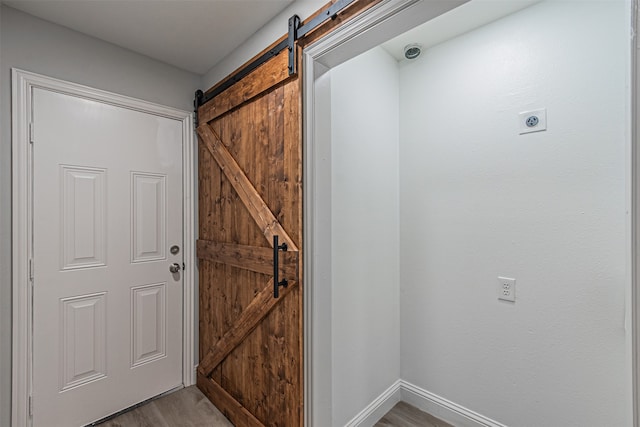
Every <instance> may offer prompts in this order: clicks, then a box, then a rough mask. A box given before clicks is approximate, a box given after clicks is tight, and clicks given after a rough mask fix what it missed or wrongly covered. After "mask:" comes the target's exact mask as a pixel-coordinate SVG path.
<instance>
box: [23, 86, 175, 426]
mask: <svg viewBox="0 0 640 427" xmlns="http://www.w3.org/2000/svg"><path fill="white" fill-rule="evenodd" d="M32 96H33V100H32V101H33V123H34V128H33V130H34V135H33V140H34V144H33V195H34V196H33V199H34V200H33V206H34V218H33V230H34V231H33V240H34V242H33V248H34V249H33V251H34V253H33V259H34V281H33V283H34V285H33V286H34V288H33V388H32V389H33V394H32V395H33V425H34V426H36V427H38V426H78V425H84V424H87V423H90V422H92V421H95V420H98V419H100V418H103V417H105V416H107V415H109V414H112V413H114V412H117V411H119V410H121V409H124V408H127V407H129V406H131V405H134V404H136V403H138V402H140V401H143V400H145V399H148V398H150V397H153V396H155V395H158V394H160V393H162V392H165V391H167V390H170V389H172V388H174V387H177V386H180V385H181V384H182V286H183V281H182V272H181V271H178V272H176V273H172V272H170V271H169V267H170V266H172V265H173V264H174V263H176V265H177V266H179V267H182V263H183V258H182V252H183V251H182V246H183V237H182V221H183V218H182V196H183V195H182V124H181V122H179V121H177V120H173V119H169V118H164V117H159V116H155V115H151V114H147V113H142V112H139V111H134V110H131V109H126V108H123V107H117V106H113V105H109V104H105V103H100V102H97V101H93V100H88V99H83V98H80V97H76V96H71V95H65V94H61V93H56V92H53V91H49V90H44V89H34V90H33V95H32ZM174 246H175V247H178V248H179V251H178V252H177V253H174V252H176V251H175V248H173V247H174ZM172 249H173V250H172Z"/></svg>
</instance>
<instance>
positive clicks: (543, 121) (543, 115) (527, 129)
mask: <svg viewBox="0 0 640 427" xmlns="http://www.w3.org/2000/svg"><path fill="white" fill-rule="evenodd" d="M530 117H537V118H538V123H537V124H536V125H535V126H527V119H529V118H530ZM518 119H519V123H520V135H524V134H525V133H531V132H541V131H543V130H547V109H546V108H541V109H539V110H532V111H523V112H522V113H520V114H518Z"/></svg>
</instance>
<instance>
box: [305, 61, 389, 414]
mask: <svg viewBox="0 0 640 427" xmlns="http://www.w3.org/2000/svg"><path fill="white" fill-rule="evenodd" d="M369 70H375V72H369ZM398 94H399V80H398V67H397V62H396V61H395V59H393V58H392V57H391V56H390V55H389V54H388V53H387V52H385V51H384V50H383V49H382V48H375V49H373V50H371V51H369V52H367V53H365V54H363V55H360V56H359V57H357V58H356V59H354V60H352V61H349V62H347V63H345V64H343V65H341V66H339V67H336V68H334V69H332V70H331V97H332V102H331V132H332V137H331V138H332V140H331V180H332V183H331V206H332V208H331V211H332V214H331V222H332V229H331V240H332V245H331V270H332V285H331V286H332V307H331V308H332V349H333V351H332V420H333V422H332V425H334V426H342V425H345V423H347V422H348V421H349V420H350V419H351V418H353V417H354V416H355V415H356V414H358V412H360V411H361V410H362V409H363V408H364V407H365V406H366V405H368V404H369V402H371V401H372V400H373V399H374V398H376V397H377V396H378V395H380V394H381V393H382V392H383V391H385V390H386V389H387V388H388V387H389V386H390V385H391V384H393V383H394V382H395V381H396V380H397V379H398V377H399V375H400V314H399V302H400V297H399V293H398V292H399V286H398V285H399V277H400V276H399V259H398V255H399V250H400V247H399V240H398V238H399V230H398V224H399V187H398V179H399V177H398V136H399V129H398V118H399V115H398V113H399V100H398ZM317 285H318V286H320V284H317Z"/></svg>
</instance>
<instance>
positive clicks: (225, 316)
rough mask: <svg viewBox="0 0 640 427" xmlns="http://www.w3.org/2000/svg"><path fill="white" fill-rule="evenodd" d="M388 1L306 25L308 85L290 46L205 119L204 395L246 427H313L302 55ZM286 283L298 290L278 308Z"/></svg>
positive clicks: (342, 3)
mask: <svg viewBox="0 0 640 427" xmlns="http://www.w3.org/2000/svg"><path fill="white" fill-rule="evenodd" d="M379 1H380V0H334V1H332V2H330V3H329V4H328V5H327V8H328V9H323V10H320V11H318V12H316V13H315V14H314V15H312V16H311V17H310V18H308V20H307V21H305V22H302V23H299V25H300V27H299V28H300V32H299V33H297V34H296V36H295V38H294V40H297V41H296V45H295V47H294V49H293V52H295V59H296V63H297V73H296V74H293V75H291V74H290V73H289V51H288V50H287V49H284V50H282V51H279V50H278V47H277V46H282V43H283V42H286V41H287V36H284V37H282V38H281V39H280V40H278V41H277V42H275V43H274V44H273V45H271V46H270V47H268V48H267V49H265V51H264V52H263V53H262V54H260V55H258V56H256V58H259V57H263V56H264V55H268V56H270V57H271V59H269V60H268V61H266V62H264V63H262V65H260V66H258V67H257V68H255V69H254V68H253V67H252V66H248V65H245V67H243V68H240V69H239V70H238V71H237V72H236V73H234V74H232V75H231V76H230V77H229V78H228V79H226V80H223V81H222V82H221V83H220V84H219V85H217V86H214V87H213V88H211V89H210V90H209V93H212V91H215V92H219V94H218V95H216V96H215V97H213V98H210V99H208V100H207V101H206V103H204V105H202V106H200V107H199V108H198V119H199V123H200V124H199V126H198V135H199V206H200V208H199V209H200V210H199V214H200V217H199V221H200V240H199V241H198V248H197V249H198V258H199V270H200V364H199V367H198V380H197V384H198V387H199V388H200V389H201V390H202V391H203V392H204V394H205V395H207V397H209V399H210V400H211V401H212V402H213V403H214V404H215V405H216V406H217V407H218V408H219V409H220V410H221V411H222V412H223V413H224V414H225V415H226V416H227V417H228V418H229V419H230V420H231V422H233V423H234V424H235V425H236V426H238V427H244V426H256V427H259V426H279V427H299V426H302V425H303V400H304V399H303V336H302V330H303V316H302V306H303V304H302V303H303V301H302V292H303V286H302V284H303V282H302V253H301V250H302V94H301V82H302V75H301V73H302V69H301V68H302V65H301V61H300V52H301V48H302V46H304V45H306V44H308V43H311V42H313V41H315V40H317V39H318V38H319V37H322V36H323V35H325V34H327V33H329V32H331V31H332V30H333V29H335V28H337V27H338V26H339V25H341V24H342V23H344V22H346V21H347V20H348V19H350V18H352V17H353V16H356V15H357V14H359V13H360V12H362V11H363V10H365V9H367V8H369V7H371V6H372V5H374V4H376V3H378V2H379ZM292 19H293V18H292ZM291 23H292V20H290V22H289V25H290V33H289V40H291V37H292V36H291V34H292V33H291V25H292V24H291ZM278 51H279V53H277V52H278ZM273 52H276V53H277V54H274V53H273ZM254 59H255V58H254ZM260 62H261V61H260ZM252 63H255V62H254V61H250V62H249V64H252ZM249 70H253V71H249ZM241 75H242V76H243V77H238V76H241ZM230 82H232V83H231V84H229V83H230ZM223 88H226V89H224V90H222V89H223ZM207 98H209V96H208V95H207ZM276 236H277V239H278V243H277V244H276V242H275V240H274V237H276ZM283 244H284V246H286V250H284V246H282V245H283ZM274 246H275V247H276V249H274ZM278 246H282V250H278V249H277V247H278ZM276 255H277V256H278V258H279V263H278V265H277V269H278V273H277V274H275V272H274V265H273V264H274V258H275V256H276ZM274 276H279V278H278V280H275V281H276V282H280V281H284V280H286V283H287V286H286V287H284V286H282V287H280V286H278V287H277V290H278V293H279V295H278V297H277V298H276V297H274V292H275V290H274Z"/></svg>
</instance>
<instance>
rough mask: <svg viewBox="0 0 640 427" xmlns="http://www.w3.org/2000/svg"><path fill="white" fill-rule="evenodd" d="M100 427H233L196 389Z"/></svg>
mask: <svg viewBox="0 0 640 427" xmlns="http://www.w3.org/2000/svg"><path fill="white" fill-rule="evenodd" d="M98 425H99V426H100V427H205V426H206V427H233V424H231V423H230V422H229V420H227V419H226V418H225V417H224V415H222V413H221V412H220V411H218V409H217V408H216V407H215V406H213V404H212V403H211V402H210V401H209V399H207V398H206V397H205V395H203V394H202V393H201V392H200V390H198V389H197V388H196V386H191V387H187V388H183V389H182V390H179V391H176V392H175V393H171V394H168V395H166V396H163V397H160V398H158V399H155V400H152V401H151V402H149V403H146V404H144V405H142V406H140V407H138V408H135V409H132V410H131V411H128V412H125V413H123V414H121V415H118V416H117V417H115V418H113V419H111V420H108V421H105V422H104V423H100V424H98Z"/></svg>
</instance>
